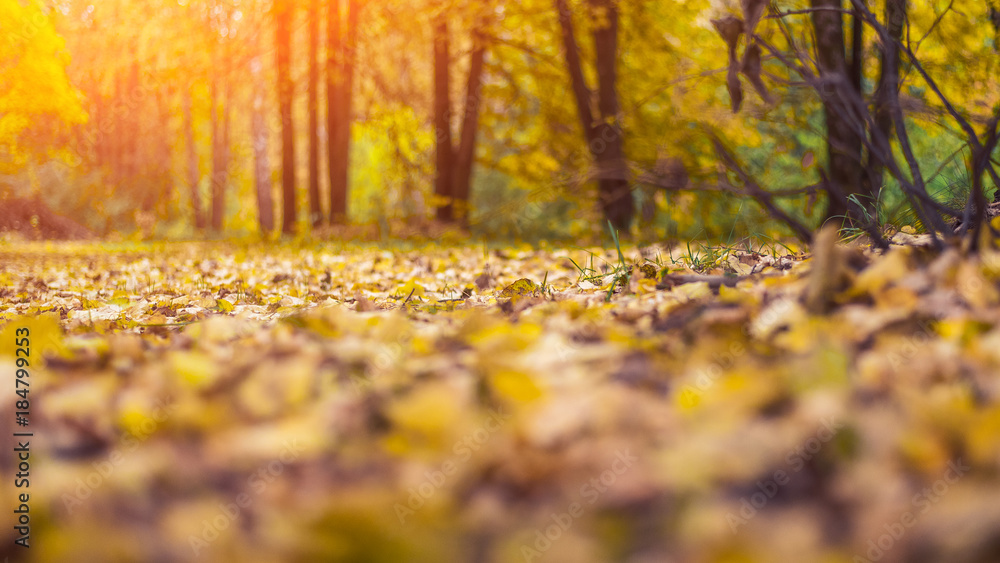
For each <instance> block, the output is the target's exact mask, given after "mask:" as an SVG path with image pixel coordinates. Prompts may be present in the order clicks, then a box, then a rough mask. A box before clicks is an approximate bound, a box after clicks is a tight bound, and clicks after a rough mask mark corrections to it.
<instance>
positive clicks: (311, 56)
mask: <svg viewBox="0 0 1000 563" xmlns="http://www.w3.org/2000/svg"><path fill="white" fill-rule="evenodd" d="M330 1H333V0H330ZM319 4H320V2H319V0H309V10H308V12H307V17H308V18H309V52H308V54H307V57H308V60H309V94H308V98H309V102H308V106H309V131H308V138H309V224H310V225H312V226H313V227H318V226H320V225H321V224H322V223H323V204H322V203H321V201H320V197H321V196H320V181H319V23H320V10H319Z"/></svg>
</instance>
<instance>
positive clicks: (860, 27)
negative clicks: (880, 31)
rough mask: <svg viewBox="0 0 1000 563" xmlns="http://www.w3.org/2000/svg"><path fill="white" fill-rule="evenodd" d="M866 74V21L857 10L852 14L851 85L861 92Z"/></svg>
mask: <svg viewBox="0 0 1000 563" xmlns="http://www.w3.org/2000/svg"><path fill="white" fill-rule="evenodd" d="M864 75H865V22H864V20H863V19H861V14H859V13H858V11H857V10H855V11H854V12H852V14H851V85H853V86H854V90H855V91H857V92H858V93H859V94H860V93H861V79H862V78H864Z"/></svg>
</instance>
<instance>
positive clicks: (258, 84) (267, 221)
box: [250, 58, 274, 235]
mask: <svg viewBox="0 0 1000 563" xmlns="http://www.w3.org/2000/svg"><path fill="white" fill-rule="evenodd" d="M262 66H263V64H262V62H261V60H260V58H255V59H254V60H253V61H251V62H250V75H251V77H252V81H253V84H252V86H253V105H252V109H251V112H250V114H251V117H250V120H251V121H250V137H251V138H252V140H253V162H254V175H253V176H254V187H255V188H256V192H257V218H258V222H259V223H260V230H261V232H262V233H264V234H265V235H267V234H270V233H271V231H273V230H274V201H273V200H272V197H271V163H270V161H269V158H268V154H267V147H268V136H267V123H266V121H265V117H264V116H265V115H266V112H265V111H264V88H265V87H264V78H263V76H262V74H263V68H262Z"/></svg>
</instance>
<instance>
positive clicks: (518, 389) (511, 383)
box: [490, 370, 542, 403]
mask: <svg viewBox="0 0 1000 563" xmlns="http://www.w3.org/2000/svg"><path fill="white" fill-rule="evenodd" d="M490 384H491V385H492V386H493V389H494V390H495V391H496V392H497V394H498V395H500V396H501V397H504V398H507V399H511V400H514V401H518V402H522V403H527V402H530V401H534V400H535V399H537V398H539V397H541V396H542V390H541V389H539V388H538V385H536V384H535V382H534V380H532V378H531V376H529V375H528V374H526V373H523V372H519V371H513V370H501V371H499V372H497V373H495V374H493V376H492V377H490Z"/></svg>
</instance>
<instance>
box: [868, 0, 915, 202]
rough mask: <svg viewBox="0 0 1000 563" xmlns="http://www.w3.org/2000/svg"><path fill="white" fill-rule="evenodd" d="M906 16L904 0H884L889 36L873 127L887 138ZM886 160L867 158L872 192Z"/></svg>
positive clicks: (880, 179) (881, 178)
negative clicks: (899, 42)
mask: <svg viewBox="0 0 1000 563" xmlns="http://www.w3.org/2000/svg"><path fill="white" fill-rule="evenodd" d="M905 20H906V0H886V5H885V27H886V30H887V31H888V32H889V35H890V36H891V38H892V41H890V42H889V43H888V44H885V45H882V53H881V69H880V70H879V81H878V88H877V89H876V90H875V108H874V111H873V113H874V118H875V129H876V133H875V134H877V135H880V136H881V137H882V138H884V139H885V140H886V141H891V140H892V111H891V106H890V104H891V103H892V100H893V99H894V98H895V96H896V95H897V92H898V91H899V45H898V43H897V42H898V41H900V40H902V38H903V22H904V21H905ZM884 168H885V163H883V162H882V161H881V160H879V159H877V158H869V159H868V173H867V176H868V178H869V179H870V180H869V181H870V183H871V186H872V190H873V192H877V191H878V190H879V189H881V188H882V183H883V182H884Z"/></svg>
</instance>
